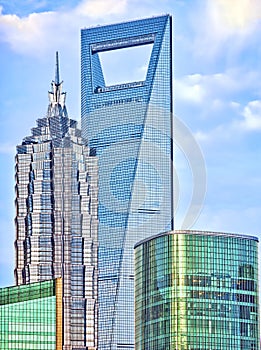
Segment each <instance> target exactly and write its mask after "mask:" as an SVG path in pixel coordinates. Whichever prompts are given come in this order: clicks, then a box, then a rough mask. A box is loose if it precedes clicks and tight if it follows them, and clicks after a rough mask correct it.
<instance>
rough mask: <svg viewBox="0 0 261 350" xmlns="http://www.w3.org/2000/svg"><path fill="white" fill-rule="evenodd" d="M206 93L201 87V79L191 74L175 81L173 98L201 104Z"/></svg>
mask: <svg viewBox="0 0 261 350" xmlns="http://www.w3.org/2000/svg"><path fill="white" fill-rule="evenodd" d="M205 95H206V91H205V89H204V87H203V77H202V76H201V75H200V74H192V75H187V76H185V77H182V78H181V79H177V80H175V96H176V98H177V99H180V100H182V101H187V102H192V103H202V101H203V100H204V97H205Z"/></svg>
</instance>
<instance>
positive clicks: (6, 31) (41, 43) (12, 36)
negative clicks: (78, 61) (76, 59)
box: [0, 0, 127, 56]
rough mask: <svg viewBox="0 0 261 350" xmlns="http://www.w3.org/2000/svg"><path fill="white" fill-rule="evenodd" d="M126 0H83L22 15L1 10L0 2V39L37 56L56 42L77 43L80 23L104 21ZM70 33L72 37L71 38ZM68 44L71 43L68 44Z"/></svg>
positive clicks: (124, 4)
mask: <svg viewBox="0 0 261 350" xmlns="http://www.w3.org/2000/svg"><path fill="white" fill-rule="evenodd" d="M126 7H127V0H84V1H82V2H81V3H80V4H79V5H78V6H76V7H75V8H73V9H70V10H67V11H60V12H55V11H48V12H38V13H31V14H29V15H28V16H26V17H19V16H17V15H15V14H3V7H2V6H0V41H2V42H7V43H9V44H10V46H11V47H12V49H13V50H14V51H16V52H19V53H22V54H30V55H34V56H41V55H43V54H44V53H46V52H47V51H48V50H52V51H54V48H57V45H59V46H61V45H67V46H68V42H72V43H74V42H75V43H76V42H77V44H78V38H79V32H80V28H81V27H86V26H90V25H92V24H94V21H95V20H97V19H99V20H102V22H104V20H105V19H107V20H108V18H109V19H110V18H111V16H116V17H117V16H119V15H120V14H123V13H124V11H125V10H126ZM72 36H73V39H71V38H72ZM70 46H72V45H70Z"/></svg>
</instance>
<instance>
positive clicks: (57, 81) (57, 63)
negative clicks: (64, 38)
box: [55, 51, 60, 85]
mask: <svg viewBox="0 0 261 350" xmlns="http://www.w3.org/2000/svg"><path fill="white" fill-rule="evenodd" d="M55 84H57V85H58V84H60V77H59V56H58V51H56V64H55Z"/></svg>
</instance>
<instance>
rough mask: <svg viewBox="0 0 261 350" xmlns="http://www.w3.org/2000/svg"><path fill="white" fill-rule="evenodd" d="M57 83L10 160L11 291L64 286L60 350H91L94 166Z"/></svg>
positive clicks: (94, 303) (94, 286)
mask: <svg viewBox="0 0 261 350" xmlns="http://www.w3.org/2000/svg"><path fill="white" fill-rule="evenodd" d="M62 83H63V82H62V81H60V78H59V60H58V53H56V68H55V80H54V81H52V83H51V85H52V89H51V91H50V92H49V93H48V95H49V105H48V110H47V115H46V117H44V118H40V119H38V120H37V126H36V127H34V128H32V134H31V135H30V136H27V137H25V138H24V139H23V141H22V144H21V145H19V146H17V154H16V187H15V189H16V218H15V223H16V240H15V250H16V267H15V280H16V284H17V285H20V284H28V283H32V282H37V281H43V280H48V279H54V278H57V277H62V278H63V310H64V315H63V335H64V337H63V350H69V349H70V350H71V349H82V350H83V349H96V347H97V325H96V322H97V317H96V316H97V240H98V237H97V227H98V221H97V206H98V204H97V193H98V168H97V159H96V158H95V157H90V156H89V148H88V147H87V146H86V143H85V141H84V139H83V138H82V137H81V130H80V129H79V128H77V122H76V121H75V120H72V119H69V117H68V114H67V110H66V106H65V99H66V93H64V92H62Z"/></svg>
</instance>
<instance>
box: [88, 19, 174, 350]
mask: <svg viewBox="0 0 261 350" xmlns="http://www.w3.org/2000/svg"><path fill="white" fill-rule="evenodd" d="M145 45H150V46H151V47H152V51H151V55H150V60H149V64H148V66H147V67H146V68H147V73H146V77H145V79H144V80H139V81H135V79H134V81H133V80H132V79H130V81H126V82H122V83H119V84H113V85H110V84H108V83H107V82H106V74H105V73H106V72H105V71H104V67H103V65H102V61H101V55H102V54H104V53H106V52H108V51H113V50H114V51H116V50H118V51H119V52H120V51H121V50H123V49H131V48H132V49H134V48H138V47H144V46H145ZM118 51H117V52H118ZM115 73H116V72H115ZM131 80H132V81H131ZM81 83H82V87H81V111H82V112H81V113H82V132H83V136H84V138H86V139H87V141H88V145H89V147H90V152H91V154H93V155H96V156H98V159H99V161H98V164H99V209H98V217H99V232H98V237H99V238H98V241H99V253H98V267H99V280H98V286H99V287H98V290H99V326H98V334H99V349H118V350H120V349H125V350H126V349H134V264H133V247H134V244H135V243H136V242H137V241H139V240H140V239H142V238H145V237H148V236H151V235H152V234H157V233H159V232H163V231H165V230H169V229H172V219H173V208H172V202H173V193H172V18H171V16H169V15H164V16H159V17H153V18H148V19H144V20H137V21H132V22H126V23H119V24H113V25H108V26H98V27H94V28H89V29H83V30H82V33H81Z"/></svg>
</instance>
